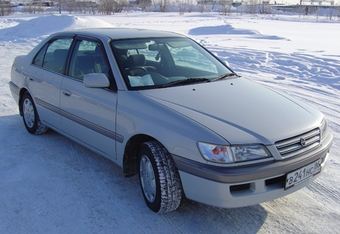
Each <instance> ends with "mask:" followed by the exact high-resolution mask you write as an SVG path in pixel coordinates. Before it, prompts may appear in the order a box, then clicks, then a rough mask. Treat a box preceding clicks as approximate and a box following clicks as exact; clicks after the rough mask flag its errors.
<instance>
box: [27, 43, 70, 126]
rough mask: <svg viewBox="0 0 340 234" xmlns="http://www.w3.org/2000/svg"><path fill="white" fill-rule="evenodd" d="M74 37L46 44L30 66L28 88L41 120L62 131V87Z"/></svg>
mask: <svg viewBox="0 0 340 234" xmlns="http://www.w3.org/2000/svg"><path fill="white" fill-rule="evenodd" d="M72 41H73V38H72V37H56V38H53V39H52V40H50V41H49V42H48V43H46V44H45V45H44V46H43V47H42V49H41V50H40V51H39V52H38V53H37V55H36V56H35V58H34V60H33V62H32V65H31V66H30V72H29V73H30V77H29V79H28V82H29V83H28V86H29V89H30V91H31V95H32V97H33V98H34V102H35V104H36V107H37V110H38V113H39V116H40V119H41V120H42V121H43V122H44V123H47V124H48V125H50V126H52V127H53V128H55V129H59V130H60V129H61V119H60V115H59V114H60V87H61V83H62V80H63V77H64V74H65V65H66V60H67V56H68V52H69V49H70V47H71V44H72Z"/></svg>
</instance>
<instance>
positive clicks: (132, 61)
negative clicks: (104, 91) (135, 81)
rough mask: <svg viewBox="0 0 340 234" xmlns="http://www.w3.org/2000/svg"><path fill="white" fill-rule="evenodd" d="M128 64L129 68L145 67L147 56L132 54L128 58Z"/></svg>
mask: <svg viewBox="0 0 340 234" xmlns="http://www.w3.org/2000/svg"><path fill="white" fill-rule="evenodd" d="M126 64H127V65H128V66H129V67H134V66H144V65H145V56H144V54H132V55H130V56H129V57H128V58H127V60H126Z"/></svg>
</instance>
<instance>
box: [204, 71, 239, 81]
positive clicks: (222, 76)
mask: <svg viewBox="0 0 340 234" xmlns="http://www.w3.org/2000/svg"><path fill="white" fill-rule="evenodd" d="M230 76H238V77H239V75H237V74H236V73H226V74H223V75H221V76H219V77H216V78H215V79H212V80H211V81H212V82H213V81H218V80H223V79H225V78H228V77H230Z"/></svg>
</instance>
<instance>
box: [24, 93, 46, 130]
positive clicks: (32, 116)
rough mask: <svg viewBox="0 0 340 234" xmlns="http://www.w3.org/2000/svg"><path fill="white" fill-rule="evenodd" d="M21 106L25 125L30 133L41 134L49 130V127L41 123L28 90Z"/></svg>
mask: <svg viewBox="0 0 340 234" xmlns="http://www.w3.org/2000/svg"><path fill="white" fill-rule="evenodd" d="M20 108H21V112H22V118H23V121H24V124H25V127H26V129H27V131H28V132H29V133H32V134H36V135H39V134H42V133H45V132H46V131H47V130H48V128H47V127H46V126H45V125H43V124H42V123H41V121H40V119H39V116H38V112H37V109H36V107H35V105H34V102H33V100H32V97H31V95H30V94H29V93H28V92H26V93H24V95H23V96H22V99H21V103H20Z"/></svg>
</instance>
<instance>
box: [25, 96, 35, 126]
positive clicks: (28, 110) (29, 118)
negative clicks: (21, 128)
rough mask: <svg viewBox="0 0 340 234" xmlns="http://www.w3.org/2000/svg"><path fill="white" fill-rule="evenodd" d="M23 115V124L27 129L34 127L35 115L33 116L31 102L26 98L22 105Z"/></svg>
mask: <svg viewBox="0 0 340 234" xmlns="http://www.w3.org/2000/svg"><path fill="white" fill-rule="evenodd" d="M22 109H23V110H22V111H23V115H24V120H25V123H26V124H27V126H28V127H29V128H32V127H33V125H34V120H35V114H34V108H33V104H32V102H31V101H30V100H29V99H28V98H26V99H25V100H24V103H23V108H22Z"/></svg>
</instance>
